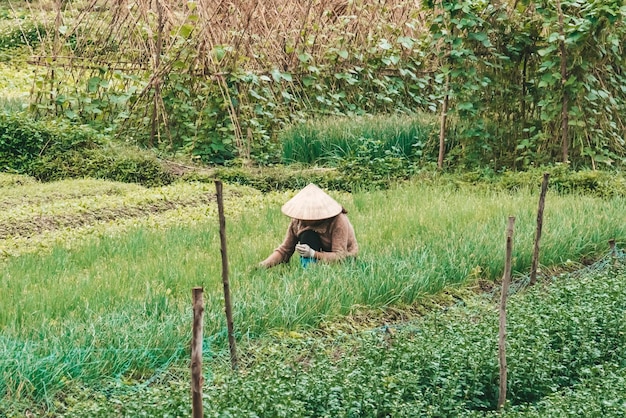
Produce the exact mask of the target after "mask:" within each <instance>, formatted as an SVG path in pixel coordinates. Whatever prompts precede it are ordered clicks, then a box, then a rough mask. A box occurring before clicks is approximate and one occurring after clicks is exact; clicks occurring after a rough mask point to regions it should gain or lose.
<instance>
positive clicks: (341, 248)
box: [261, 213, 359, 267]
mask: <svg viewBox="0 0 626 418" xmlns="http://www.w3.org/2000/svg"><path fill="white" fill-rule="evenodd" d="M307 230H312V231H315V232H317V233H318V234H319V236H320V240H321V241H322V251H316V252H315V258H317V259H318V260H321V261H337V260H343V259H344V258H347V257H354V256H356V255H357V253H358V251H359V246H358V244H357V242H356V236H355V234H354V228H353V227H352V224H351V223H350V220H349V219H348V217H347V216H346V214H345V213H340V214H339V215H337V216H335V217H333V218H330V219H324V220H321V221H319V222H317V223H315V224H311V222H305V221H301V220H298V219H292V220H291V223H290V224H289V228H287V234H286V236H285V239H284V241H283V243H282V244H281V245H280V246H279V247H278V248H276V249H275V250H274V252H273V253H272V254H270V256H269V257H267V258H266V259H265V260H264V261H263V262H261V264H262V265H264V266H265V267H272V266H275V265H276V264H280V263H286V262H288V261H289V260H290V259H291V256H292V255H293V253H294V251H295V248H296V244H298V237H299V236H300V234H302V233H303V232H304V231H307Z"/></svg>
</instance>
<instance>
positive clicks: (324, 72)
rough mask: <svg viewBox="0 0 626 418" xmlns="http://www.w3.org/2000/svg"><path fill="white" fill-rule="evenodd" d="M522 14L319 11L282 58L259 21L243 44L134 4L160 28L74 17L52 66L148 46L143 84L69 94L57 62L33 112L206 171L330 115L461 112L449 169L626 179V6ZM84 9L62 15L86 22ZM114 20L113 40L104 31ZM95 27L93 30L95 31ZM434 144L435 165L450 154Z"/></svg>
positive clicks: (449, 132)
mask: <svg viewBox="0 0 626 418" xmlns="http://www.w3.org/2000/svg"><path fill="white" fill-rule="evenodd" d="M157 3H158V4H160V3H159V2H157ZM514 5H515V8H513V5H512V4H511V2H496V3H494V2H485V1H479V0H463V1H447V0H442V1H435V2H426V5H425V6H424V7H425V8H424V9H423V10H418V9H415V8H414V2H412V1H402V0H398V1H396V2H394V4H393V7H387V8H386V7H383V6H381V5H379V4H378V3H376V4H372V3H371V2H365V1H356V2H350V3H349V4H348V5H347V6H346V8H343V9H340V10H339V9H337V10H334V9H333V10H334V11H330V10H326V9H323V7H324V6H322V5H321V4H317V3H315V4H314V5H313V6H312V7H313V10H315V11H316V13H317V12H319V13H320V16H321V18H322V22H323V23H324V24H323V25H319V26H317V25H315V24H314V23H313V22H311V21H309V20H308V18H309V14H308V13H309V11H307V10H304V9H302V10H301V12H302V15H299V14H295V15H293V16H290V18H292V19H293V20H295V21H298V19H300V23H301V25H302V26H301V28H300V29H302V30H296V31H294V32H289V33H287V34H283V36H287V38H284V37H283V38H282V39H283V40H284V42H285V45H284V46H283V47H284V51H280V53H276V54H271V53H268V51H266V50H263V48H264V47H267V44H265V43H259V42H257V40H258V39H259V37H262V36H263V35H264V34H263V33H260V32H255V30H260V29H259V28H258V27H257V26H254V25H251V24H250V23H251V22H252V21H254V19H255V13H258V12H259V9H253V8H250V9H245V10H243V9H242V10H240V11H239V12H240V13H241V14H245V13H248V14H247V15H245V16H248V19H247V20H246V19H245V16H242V20H241V22H239V23H240V24H241V25H242V26H241V27H232V28H231V29H232V31H226V30H224V31H219V30H218V29H216V27H215V26H214V25H212V24H211V20H210V19H211V18H214V16H220V13H223V11H220V10H217V11H216V12H215V13H214V14H210V13H209V14H208V15H207V14H206V13H205V12H207V11H201V10H197V9H195V8H194V7H187V6H184V7H183V8H182V9H181V10H180V13H179V16H182V18H181V19H182V20H181V19H178V20H176V19H174V16H176V15H175V14H163V13H162V12H163V10H162V9H159V6H158V5H157V6H155V7H156V10H142V9H141V7H140V6H139V4H133V5H131V6H129V7H131V9H132V10H135V9H139V10H137V12H138V15H139V16H144V15H145V16H146V17H145V21H143V20H142V24H143V25H144V26H143V27H142V28H143V29H142V30H130V31H129V30H126V26H124V25H125V24H126V25H128V24H129V21H128V20H122V19H121V18H120V15H123V14H124V13H126V12H124V11H123V10H120V9H118V8H117V6H115V5H112V6H111V9H110V10H109V12H110V16H109V14H107V13H106V10H105V9H99V10H98V12H97V13H92V14H89V13H88V12H89V10H88V9H83V10H82V11H81V13H82V14H81V15H80V18H81V19H77V20H76V23H75V24H76V30H69V28H68V25H69V23H67V22H72V20H71V19H70V18H68V20H67V22H66V24H65V25H64V26H62V27H59V28H55V29H54V30H50V31H48V33H50V34H55V36H58V37H59V38H58V39H57V42H56V44H55V45H56V51H54V54H59V53H60V51H63V53H64V54H67V55H69V56H72V55H75V56H78V57H90V59H92V60H94V61H95V62H100V60H102V59H103V57H107V58H106V59H113V58H112V57H114V56H113V55H111V54H112V53H115V54H117V55H116V57H117V60H118V61H123V60H126V59H127V58H133V59H135V58H136V57H135V56H136V55H137V53H138V52H137V51H138V49H137V48H138V46H141V47H145V48H148V45H149V48H151V49H149V50H146V51H145V52H146V54H149V55H148V56H151V57H153V59H151V60H149V59H148V56H146V57H144V58H143V59H140V60H138V61H137V62H138V63H140V64H141V66H142V67H141V68H142V69H141V71H137V70H135V69H132V68H129V69H126V70H125V69H123V67H122V66H116V65H114V64H115V61H112V62H111V63H110V65H109V64H104V63H102V64H96V65H94V66H93V67H91V68H92V69H91V72H90V75H89V76H87V77H82V78H81V82H79V83H65V82H64V80H66V79H71V78H72V77H74V75H73V74H74V70H73V69H72V67H71V66H69V67H68V66H67V65H65V64H62V63H61V62H59V63H58V64H57V65H58V66H59V67H58V68H55V66H54V65H53V64H50V62H46V64H45V65H46V66H48V68H49V71H48V72H47V73H46V74H42V75H41V77H42V78H41V79H40V80H41V82H40V83H37V91H36V93H35V99H36V102H37V106H36V107H35V108H34V110H35V111H36V112H37V113H42V112H44V113H48V114H54V115H59V116H65V117H68V118H70V119H71V120H74V121H77V122H89V123H94V122H96V123H106V124H108V125H110V124H113V125H114V126H115V127H116V129H117V131H118V134H120V135H124V136H125V137H126V138H132V140H133V141H135V142H137V143H139V144H143V145H148V146H155V147H159V148H163V149H168V150H170V151H172V152H174V151H182V152H185V153H188V154H190V155H194V156H196V157H198V158H200V159H202V160H203V161H207V162H218V163H220V162H223V161H225V160H228V159H230V158H232V157H233V156H236V155H239V156H242V157H245V158H252V159H255V160H257V161H258V162H260V163H267V162H275V161H276V160H277V159H279V157H280V144H278V146H277V145H276V138H277V135H278V133H279V132H280V131H281V129H282V128H283V127H284V126H285V125H286V124H291V123H298V122H300V121H303V120H308V119H311V118H318V117H319V116H320V115H339V116H348V117H352V116H354V115H359V114H378V113H388V112H409V113H410V112H416V111H417V112H426V113H430V114H431V115H434V116H437V115H439V114H440V113H441V111H442V110H441V103H442V102H443V101H444V99H447V100H448V101H449V106H448V109H447V110H448V113H449V114H450V115H449V119H448V124H447V126H444V127H443V128H444V129H443V133H444V136H445V138H446V142H445V148H446V150H445V151H446V162H447V164H451V165H455V166H462V167H477V166H479V167H484V166H488V167H491V168H492V169H495V170H499V169H502V168H509V169H510V168H527V167H529V166H531V165H537V164H547V163H554V162H556V161H565V160H569V161H571V162H572V163H573V165H574V166H587V167H592V168H597V167H601V166H605V165H614V164H618V165H622V164H623V162H624V157H625V148H624V132H625V131H624V130H625V127H624V126H625V124H624V120H623V114H624V109H625V105H626V93H625V92H624V90H623V85H624V84H626V79H625V76H624V71H623V68H624V57H625V56H626V54H624V51H623V44H624V42H623V41H624V38H625V35H626V27H625V25H624V21H626V19H625V14H626V7H625V6H623V4H622V2H621V1H614V0H594V1H580V0H562V1H560V2H546V1H542V0H534V1H520V2H515V3H514ZM170 6H171V7H175V6H173V5H170ZM170 6H168V7H170ZM264 6H265V10H266V11H268V10H269V9H268V8H272V7H274V6H271V5H268V4H264ZM142 7H143V6H142ZM72 10H73V9H71V8H67V10H65V11H64V12H65V13H67V14H68V15H69V16H72V14H71V13H72ZM290 10H291V9H290ZM276 11H277V13H278V11H279V9H276ZM305 12H306V14H305ZM91 19H98V21H97V22H96V21H94V20H91ZM103 19H104V21H106V20H107V19H110V22H109V23H110V24H111V25H113V26H112V28H109V26H107V28H108V29H106V30H105V29H100V28H102V27H103V26H102V24H100V22H101V21H103ZM368 19H371V21H368ZM246 22H247V25H246ZM90 23H91V24H93V26H94V30H91V31H87V30H85V29H84V26H82V25H89V24H90ZM96 23H97V24H96ZM235 23H236V22H235ZM235 23H233V24H235ZM285 24H287V22H286V23H285ZM289 24H293V22H289ZM368 24H369V25H370V26H369V27H368ZM50 25H53V23H50ZM260 26H263V25H260ZM296 26H297V25H296ZM372 26H373V27H372ZM164 27H166V28H167V29H168V32H165V31H163V28H164ZM290 27H291V26H290ZM302 31H305V32H306V35H307V36H305V37H302V36H303V32H302ZM352 31H355V32H354V33H352ZM129 33H130V34H131V35H130V36H128V35H126V37H125V38H124V37H121V34H129ZM118 34H119V36H117V35H118ZM149 34H153V35H149ZM98 36H107V38H105V39H98V38H97V37H98ZM149 36H157V38H156V39H154V38H152V40H153V41H155V42H151V43H146V42H145V40H146V39H147V38H148V37H149ZM268 36H269V35H268ZM292 36H293V38H291V37H292ZM94 38H95V39H94ZM273 40H274V39H273V38H272V39H267V41H268V43H270V42H271V41H273ZM52 44H53V43H52V42H49V43H42V45H43V48H44V49H43V51H42V54H43V55H48V56H50V52H51V51H50V50H49V49H46V47H49V46H50V45H52ZM107 45H108V46H107ZM257 48H258V49H257ZM139 51H141V50H139ZM273 52H274V51H273ZM276 52H277V51H276ZM154 57H156V58H154ZM55 70H56V71H55ZM80 71H81V73H82V74H85V69H84V68H81V69H80ZM53 81H54V82H55V85H56V88H55V90H54V91H49V88H48V86H50V85H51V84H52V82H53ZM57 81H58V83H57ZM130 130H132V135H129V131H130ZM430 146H431V149H429V150H428V152H429V153H431V154H432V151H433V148H435V149H436V148H437V145H435V144H434V143H433V142H431V144H430Z"/></svg>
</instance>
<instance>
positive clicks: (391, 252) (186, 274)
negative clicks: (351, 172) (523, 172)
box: [0, 184, 626, 400]
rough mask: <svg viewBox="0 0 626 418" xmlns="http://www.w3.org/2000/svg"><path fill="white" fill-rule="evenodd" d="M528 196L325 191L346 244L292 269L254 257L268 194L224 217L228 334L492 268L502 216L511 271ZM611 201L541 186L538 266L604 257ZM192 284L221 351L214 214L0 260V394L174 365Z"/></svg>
mask: <svg viewBox="0 0 626 418" xmlns="http://www.w3.org/2000/svg"><path fill="white" fill-rule="evenodd" d="M536 194H537V193H536V190H533V191H528V190H522V191H518V192H515V193H507V192H495V191H480V192H479V191H476V190H466V189H453V188H451V187H446V188H443V187H437V186H433V185H429V186H426V185H420V184H407V185H403V186H400V187H397V188H394V189H392V190H387V191H379V192H370V193H356V194H354V195H353V196H349V195H346V194H341V195H340V194H337V195H335V197H336V198H337V199H338V200H339V201H340V202H341V203H343V204H344V206H346V208H347V209H348V210H349V215H348V216H349V217H350V219H351V220H352V223H353V224H354V227H355V229H356V233H357V237H358V240H359V245H360V248H361V252H360V255H359V257H358V258H357V259H356V260H353V261H350V262H345V263H340V264H336V265H323V264H320V265H316V266H314V267H312V268H308V269H302V268H301V267H300V266H299V263H298V262H297V260H292V262H291V263H290V264H289V265H281V266H278V267H276V268H273V269H270V270H261V269H257V268H256V264H257V263H258V262H259V261H260V260H262V259H263V258H264V257H265V256H267V255H268V254H269V253H270V252H271V251H272V250H273V248H275V247H276V246H277V245H278V244H279V242H280V241H281V240H282V237H283V236H284V233H285V229H286V227H287V223H288V219H287V218H285V217H284V216H283V215H282V214H281V213H280V208H279V206H278V205H276V206H271V207H270V206H265V205H262V204H259V205H257V206H256V208H255V207H250V208H249V209H248V210H246V211H245V212H244V215H242V216H240V217H237V218H233V219H227V239H228V254H229V263H230V280H231V290H232V298H233V302H234V315H235V318H234V321H235V329H236V332H237V334H238V337H239V338H246V337H254V336H257V335H260V334H263V333H266V332H271V331H275V330H290V329H298V328H307V327H315V326H316V325H318V324H319V323H320V321H322V320H325V319H333V318H336V317H338V316H340V315H345V314H349V313H350V312H352V311H354V310H355V309H360V308H361V307H363V306H365V307H369V308H371V309H378V308H383V307H386V306H398V305H405V304H412V303H416V302H418V301H419V300H420V298H422V297H423V296H424V295H427V294H433V293H437V292H439V291H441V290H442V289H444V288H446V287H448V286H456V285H459V284H462V283H465V282H467V281H468V280H473V279H476V278H479V277H480V278H483V279H487V280H497V279H499V277H500V276H501V274H502V269H503V265H504V243H505V235H504V231H505V226H506V221H507V217H508V216H510V215H512V216H515V217H516V226H515V238H514V240H515V241H514V260H513V268H514V270H515V271H516V272H517V273H518V274H521V273H527V272H528V269H529V267H530V263H531V254H532V243H533V238H534V231H535V217H536V206H537V196H536ZM284 197H285V199H286V198H288V194H285V195H284ZM275 198H276V196H268V199H275ZM625 203H626V202H625V201H624V199H623V198H613V199H605V200H603V199H599V198H592V197H585V196H572V195H569V196H557V195H548V201H547V203H546V210H545V220H544V229H543V238H542V245H541V263H542V265H545V266H551V265H555V264H562V263H564V262H566V261H567V260H573V261H576V260H580V259H581V258H585V257H593V256H595V255H598V254H601V253H604V252H605V251H606V250H607V248H608V246H607V241H608V240H609V239H611V238H616V239H617V240H618V243H623V242H624V241H626V225H625V224H624V223H623V222H622V220H623V207H624V204H625ZM195 286H203V287H204V289H205V302H206V310H205V335H206V339H205V345H206V347H207V351H206V352H207V353H208V355H210V353H211V352H213V351H214V350H221V349H223V348H224V347H225V345H224V340H225V321H224V315H223V311H224V309H223V295H222V284H221V262H220V244H219V234H218V229H217V222H216V220H215V219H211V220H208V221H207V222H205V223H202V222H199V223H195V224H194V225H192V226H189V225H180V226H176V227H171V228H169V229H158V230H152V229H146V228H137V229H134V230H131V231H130V232H127V233H126V234H122V235H120V236H104V237H102V238H99V239H91V240H89V241H88V242H86V243H85V245H83V246H81V247H80V248H77V249H74V250H66V249H63V248H57V249H55V250H54V251H53V252H51V253H50V254H39V255H36V254H24V255H22V256H19V257H14V258H9V259H7V260H6V261H5V262H4V265H3V268H2V270H1V271H0V306H2V309H0V330H1V331H0V396H2V397H12V398H15V399H19V398H20V397H28V398H30V397H32V398H35V399H39V400H42V399H47V398H48V396H49V394H50V393H52V392H53V391H55V390H59V389H61V388H63V386H64V385H65V383H66V382H68V381H70V380H74V379H78V380H80V381H83V382H86V383H90V382H92V383H93V382H100V381H101V380H102V379H104V378H108V379H119V381H120V382H122V383H123V382H125V381H127V380H129V379H145V378H146V377H147V376H149V375H151V374H153V373H155V372H158V370H159V369H160V368H162V367H166V366H167V365H168V364H170V363H172V362H181V361H186V360H185V359H186V358H187V355H188V354H187V347H188V343H189V338H190V337H189V335H190V327H191V317H192V314H191V288H192V287H195Z"/></svg>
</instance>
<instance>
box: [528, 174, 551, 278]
mask: <svg viewBox="0 0 626 418" xmlns="http://www.w3.org/2000/svg"><path fill="white" fill-rule="evenodd" d="M549 179H550V173H543V181H542V182H541V194H540V195H539V208H538V209H537V232H536V233H535V248H534V250H533V263H532V267H531V268H530V284H531V285H534V284H535V282H536V281H537V267H538V265H539V240H540V239H541V229H542V227H543V208H544V206H545V203H546V192H547V191H548V180H549Z"/></svg>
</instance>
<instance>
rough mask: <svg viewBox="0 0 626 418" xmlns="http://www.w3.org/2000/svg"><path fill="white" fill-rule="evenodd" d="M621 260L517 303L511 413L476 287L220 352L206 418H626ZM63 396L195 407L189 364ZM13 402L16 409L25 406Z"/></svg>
mask: <svg viewBox="0 0 626 418" xmlns="http://www.w3.org/2000/svg"><path fill="white" fill-rule="evenodd" d="M623 256H624V254H623V253H621V258H622V262H621V263H619V264H615V265H614V264H613V261H612V260H611V259H610V258H607V259H605V260H603V261H602V262H601V263H598V264H596V265H594V266H592V267H590V268H588V269H587V270H586V271H584V272H582V274H579V273H576V274H562V275H559V276H554V277H552V279H551V280H550V283H549V286H550V287H549V291H546V288H545V287H544V286H536V287H534V288H532V289H527V290H526V291H524V292H519V293H516V294H513V295H511V297H510V298H509V303H508V305H509V316H508V337H507V341H508V343H509V344H508V349H507V357H508V368H509V385H508V396H507V400H508V403H507V407H506V409H505V410H504V411H503V412H502V413H496V412H495V406H496V401H497V387H498V366H497V355H496V353H497V341H496V338H495V336H496V335H497V331H498V318H497V310H496V309H495V306H494V305H495V299H496V298H490V297H489V295H485V294H481V295H476V294H471V292H467V291H466V292H458V293H457V294H456V295H455V297H456V301H457V303H456V304H454V305H451V306H450V305H448V306H445V307H444V306H437V309H433V310H432V311H431V312H429V313H428V314H426V315H425V316H423V317H422V318H419V319H415V320H412V321H408V322H404V323H401V324H390V325H389V326H384V327H373V328H370V329H365V330H363V329H361V330H359V331H356V332H354V329H353V332H350V333H346V332H345V331H344V328H341V327H337V328H333V329H330V330H329V332H328V333H327V334H325V335H319V334H318V335H315V333H297V332H292V333H288V334H283V335H280V336H278V337H272V338H265V339H263V341H255V342H252V343H249V344H245V345H244V346H243V347H244V349H243V350H241V351H240V355H242V358H241V362H240V370H239V372H237V373H233V372H231V371H230V370H229V367H230V364H229V361H228V359H227V357H228V355H227V353H225V352H223V351H222V352H219V353H215V352H213V351H212V354H211V357H210V358H209V359H208V363H207V364H205V378H206V384H205V388H204V393H205V398H204V406H205V416H210V417H224V416H237V417H238V416H263V417H265V416H267V417H269V416H271V417H279V416H298V417H320V416H333V417H335V416H336V417H351V416H394V417H396V416H398V417H415V416H424V417H426V416H459V417H496V416H504V417H559V418H561V417H578V416H607V417H617V416H621V413H622V412H623V410H624V409H623V408H624V406H625V405H626V397H625V396H624V393H626V386H625V382H626V379H625V377H626V375H625V373H624V371H625V370H626V368H625V367H624V366H625V364H624V355H625V354H626V353H624V347H626V344H625V343H626V341H625V340H624V338H625V335H626V334H625V331H626V329H625V328H624V326H625V324H626V322H625V321H624V311H625V309H626V305H625V301H626V298H625V297H624V296H625V293H624V292H625V291H626V287H624V286H623V283H624V280H625V279H626V276H625V273H626V272H625V271H624V264H623ZM545 284H547V283H545ZM441 308H443V309H441ZM206 343H207V346H208V347H209V348H212V346H211V344H210V341H208V342H206ZM240 348H241V346H240ZM63 393H64V394H63V396H62V397H58V398H56V399H57V401H56V402H55V404H54V405H50V407H51V412H50V415H49V416H58V417H68V418H69V417H82V416H93V417H112V416H119V417H130V416H138V415H147V416H187V415H189V411H190V406H189V403H190V401H189V378H188V371H186V370H185V368H184V367H183V366H182V365H179V366H177V365H173V367H170V368H168V369H167V371H165V370H161V371H159V372H157V373H156V374H155V375H154V376H153V378H151V379H149V380H147V381H144V382H142V383H140V382H136V381H134V380H132V379H130V378H121V379H118V380H117V381H112V382H109V383H106V384H104V385H103V386H102V385H99V386H98V387H93V386H85V385H82V384H80V383H78V382H76V381H68V382H67V386H66V387H65V388H64V392H63ZM14 402H15V403H14V404H13V405H14V407H13V409H8V411H17V410H19V405H20V402H19V401H14ZM21 405H22V407H23V408H24V407H25V405H28V404H26V403H22V404H21ZM31 410H32V409H31ZM41 411H42V416H48V415H44V413H43V410H41ZM0 412H3V409H2V407H0ZM9 416H12V415H11V414H9ZM16 416H19V415H16Z"/></svg>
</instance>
